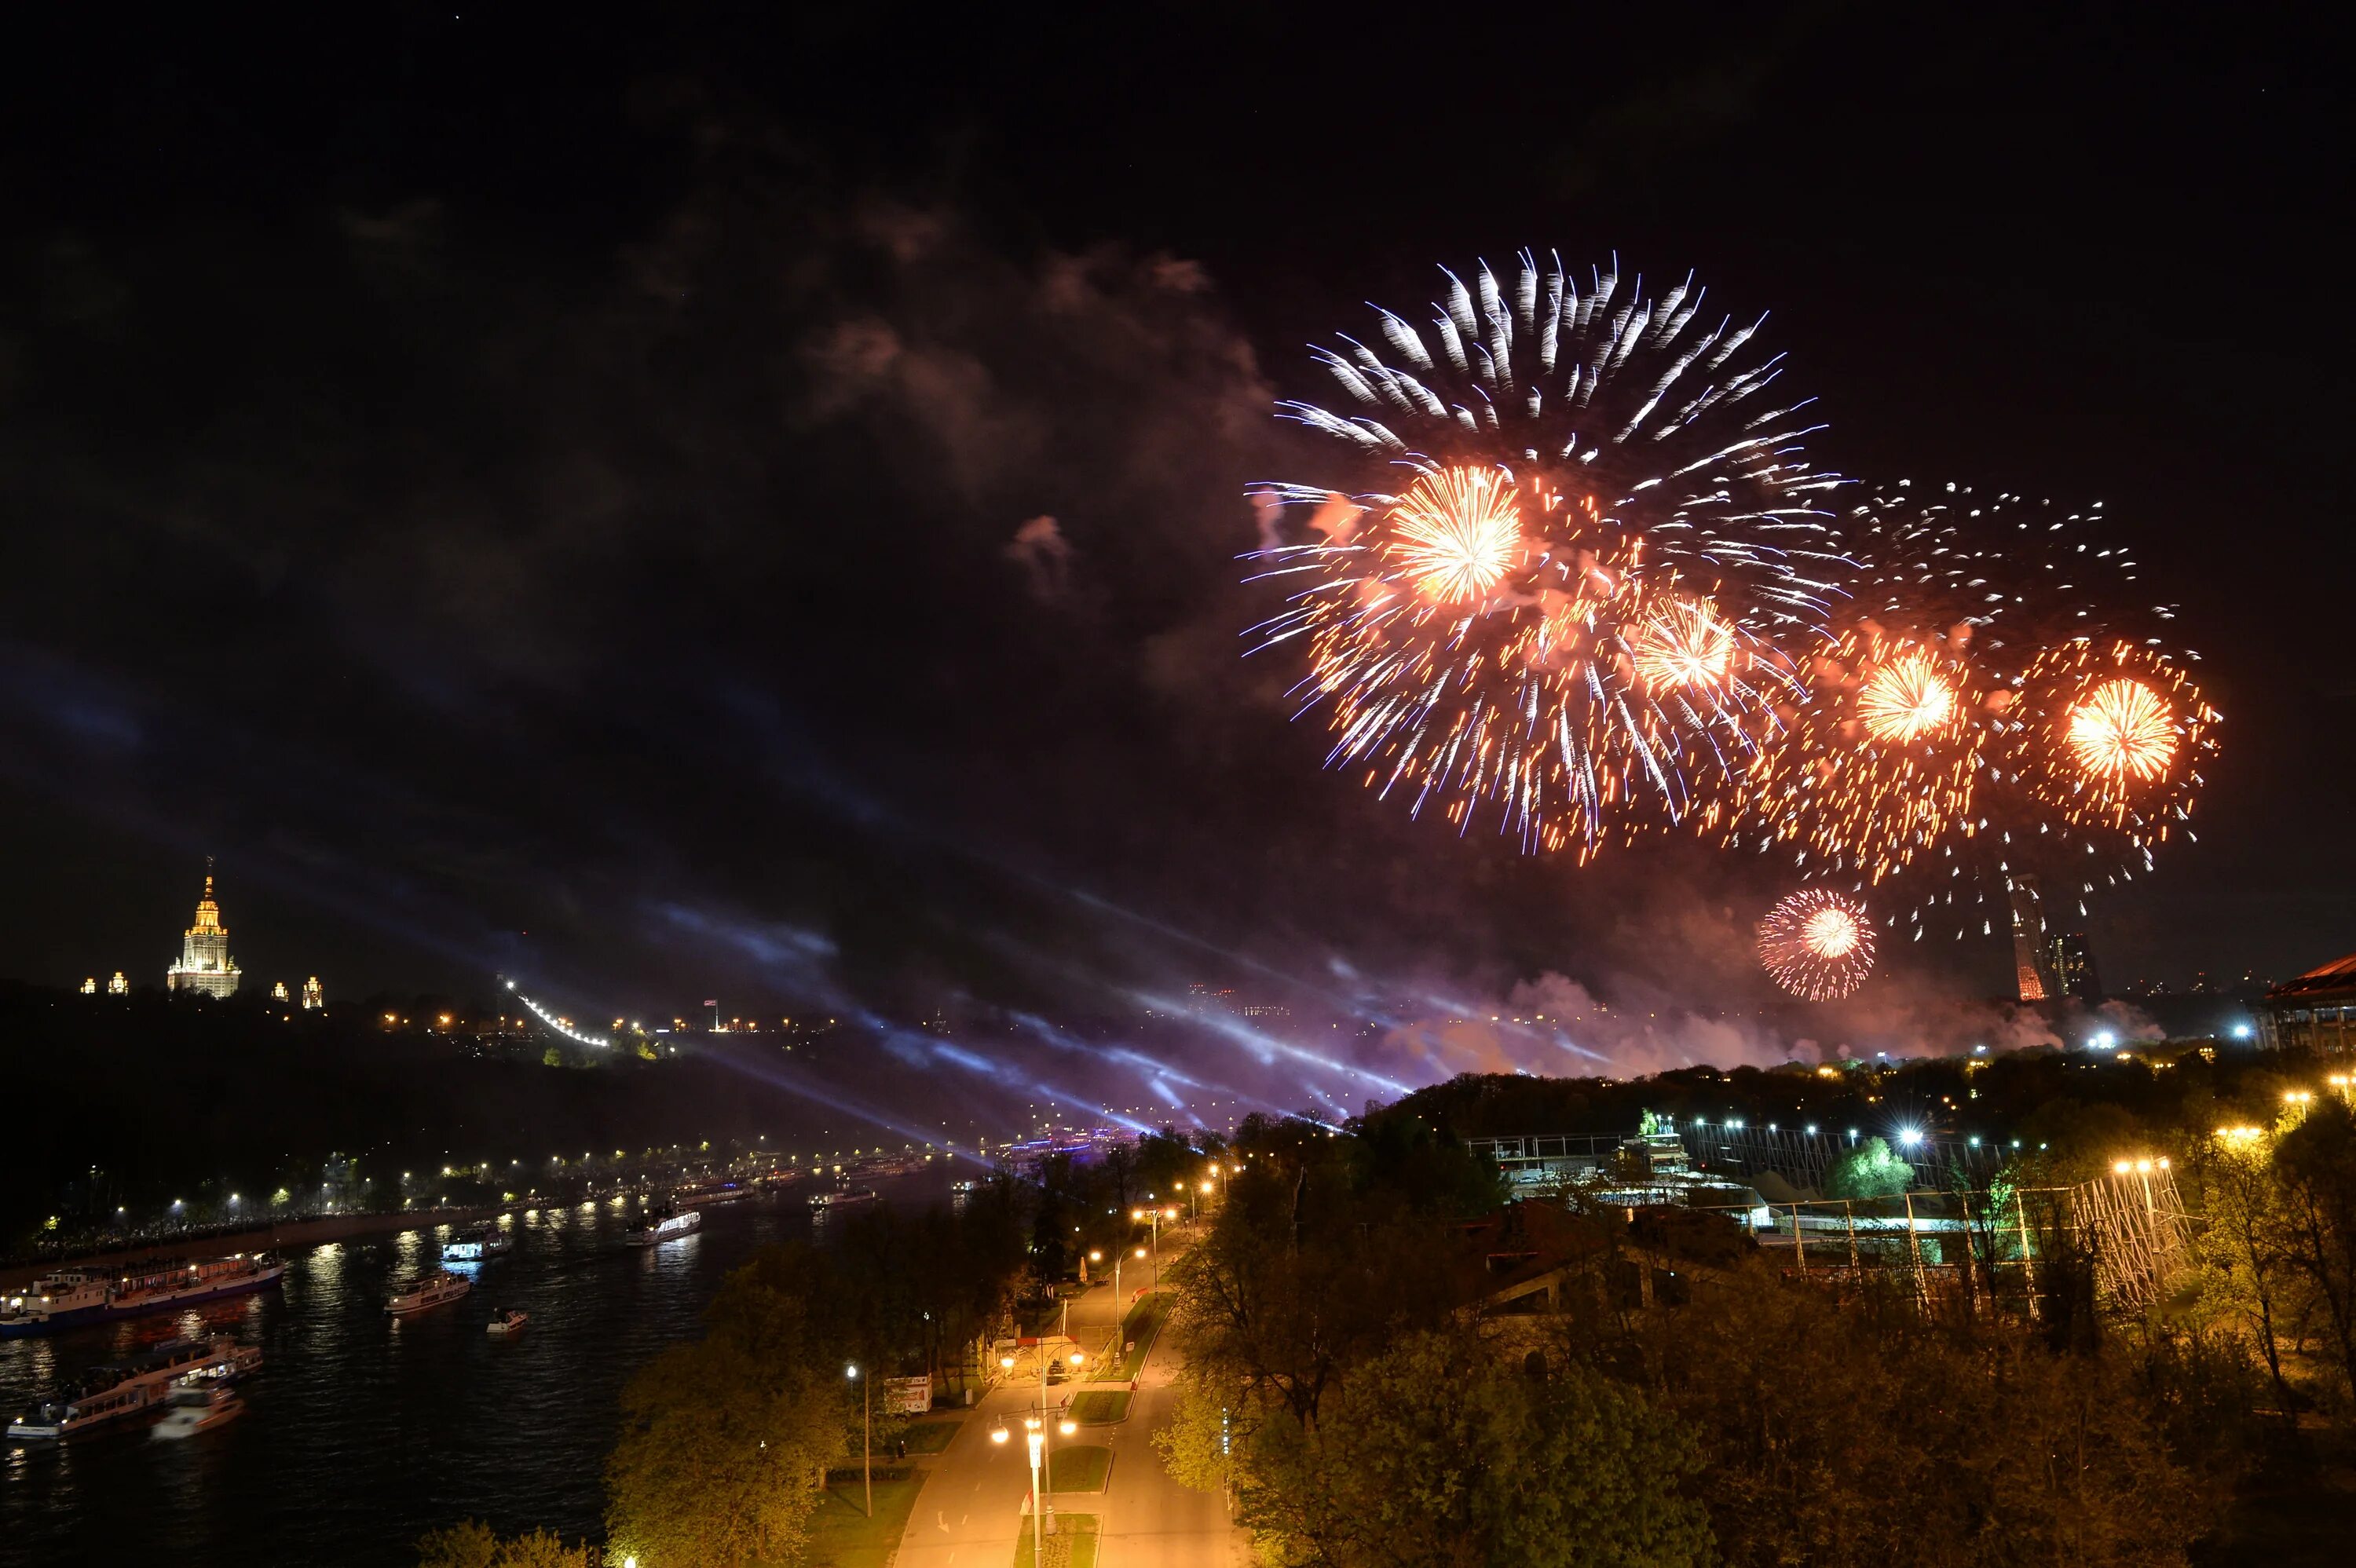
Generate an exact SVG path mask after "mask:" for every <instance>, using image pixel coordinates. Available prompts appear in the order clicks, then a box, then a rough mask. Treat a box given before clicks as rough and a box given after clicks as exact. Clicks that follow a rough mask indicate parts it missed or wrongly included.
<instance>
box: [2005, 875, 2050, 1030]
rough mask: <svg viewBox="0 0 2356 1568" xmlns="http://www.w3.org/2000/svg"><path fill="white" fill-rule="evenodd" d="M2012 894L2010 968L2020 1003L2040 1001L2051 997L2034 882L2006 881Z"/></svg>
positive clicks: (2042, 907)
mask: <svg viewBox="0 0 2356 1568" xmlns="http://www.w3.org/2000/svg"><path fill="white" fill-rule="evenodd" d="M2007 886H2008V889H2009V890H2010V891H2011V894H2012V969H2013V979H2014V983H2015V984H2017V985H2018V986H2019V987H2020V999H2021V1000H2022V1001H2024V1002H2041V1001H2044V1000H2046V999H2047V998H2049V997H2051V996H2052V995H2053V977H2052V976H2051V975H2049V974H2047V973H2046V971H2045V905H2044V901H2042V900H2041V899H2040V898H2039V897H2038V894H2037V879H2036V878H2035V877H2032V876H2028V875H2022V876H2018V877H2013V878H2010V879H2008V881H2007Z"/></svg>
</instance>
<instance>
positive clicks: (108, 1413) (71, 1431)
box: [8, 1368, 156, 1443]
mask: <svg viewBox="0 0 2356 1568" xmlns="http://www.w3.org/2000/svg"><path fill="white" fill-rule="evenodd" d="M100 1370H101V1371H108V1370H110V1369H106V1368H101V1369H100ZM153 1403H156V1392H155V1389H153V1388H152V1387H150V1386H149V1385H148V1384H145V1383H134V1382H113V1383H110V1384H109V1385H108V1386H107V1387H105V1388H103V1389H100V1390H96V1391H94V1392H93V1391H91V1390H88V1389H83V1390H77V1391H74V1392H69V1393H65V1394H62V1395H60V1396H59V1397H58V1398H56V1399H52V1400H44V1401H43V1402H42V1403H39V1404H37V1405H35V1406H34V1407H33V1408H32V1409H31V1410H29V1411H27V1413H24V1414H22V1415H20V1416H18V1417H16V1420H14V1421H12V1422H10V1423H9V1424H8V1435H9V1436H11V1437H16V1438H29V1439H31V1440H33V1441H34V1442H37V1443H55V1442H58V1441H59V1440H60V1439H63V1438H67V1437H73V1436H78V1435H80V1434H82V1433H84V1432H87V1431H89V1430H90V1429H91V1428H92V1427H94V1426H103V1425H106V1424H108V1423H110V1422H115V1421H121V1420H122V1419H123V1417H125V1416H129V1415H136V1414H138V1413H140V1412H141V1411H143V1410H145V1409H146V1408H147V1407H148V1406H149V1405H151V1404H153Z"/></svg>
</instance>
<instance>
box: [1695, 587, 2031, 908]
mask: <svg viewBox="0 0 2356 1568" xmlns="http://www.w3.org/2000/svg"><path fill="white" fill-rule="evenodd" d="M1801 685H1802V687H1803V688H1804V690H1805V693H1806V699H1805V700H1804V702H1802V703H1800V704H1798V705H1797V706H1796V707H1795V708H1794V709H1791V710H1789V711H1787V712H1784V713H1783V714H1782V715H1781V717H1782V718H1783V727H1782V729H1781V731H1780V732H1778V733H1777V734H1775V735H1773V736H1772V737H1770V738H1768V739H1767V740H1765V741H1762V743H1761V745H1760V747H1759V750H1758V752H1757V753H1756V754H1755V755H1754V757H1753V758H1752V761H1751V768H1750V771H1749V773H1748V774H1747V775H1746V777H1745V779H1744V781H1743V801H1742V804H1743V807H1744V813H1745V817H1744V819H1742V820H1738V821H1737V822H1735V823H1734V824H1733V825H1732V827H1733V834H1732V836H1739V835H1740V832H1741V830H1743V829H1744V828H1746V827H1748V828H1750V829H1751V830H1754V831H1757V832H1760V833H1762V834H1763V835H1764V836H1765V837H1768V838H1770V839H1772V840H1777V841H1781V842H1783V843H1788V844H1791V845H1793V846H1794V847H1795V848H1796V849H1797V850H1798V860H1799V863H1800V864H1802V865H1805V864H1807V862H1808V860H1809V858H1810V857H1811V856H1813V857H1815V859H1816V860H1817V861H1818V862H1820V863H1822V864H1823V865H1825V866H1826V867H1828V868H1829V869H1833V870H1837V871H1843V872H1848V873H1853V874H1856V875H1858V876H1861V877H1863V878H1864V879H1865V880H1866V881H1867V882H1869V883H1875V882H1879V881H1880V880H1882V879H1883V878H1885V877H1888V876H1890V874H1891V873H1892V872H1894V871H1897V870H1899V869H1901V868H1903V867H1904V866H1905V865H1906V864H1907V863H1908V862H1909V861H1911V860H1912V859H1914V858H1915V857H1916V856H1918V855H1920V854H1922V852H1923V851H1924V850H1925V849H1926V848H1928V847H1929V846H1930V845H1932V844H1933V842H1935V841H1936V840H1937V839H1938V838H1939V837H1940V836H1941V835H1943V834H1944V833H1945V832H1947V831H1948V830H1949V829H1950V828H1958V827H1959V828H1960V829H1961V830H1962V831H1963V832H1964V833H1965V834H1969V833H1970V832H1972V831H1973V828H1974V824H1973V821H1972V817H1971V811H1972V802H1973V796H1974V792H1975V790H1976V786H1977V783H1978V775H1979V772H1980V765H1981V758H1982V752H1983V750H1984V748H1985V745H1986V742H1987V690H1986V687H1985V684H1984V682H1983V680H1982V678H1981V677H1980V676H1979V674H1978V671H1977V669H1976V667H1975V665H1974V664H1973V662H1972V660H1971V658H1970V656H1969V641H1968V639H1967V638H1965V637H1964V636H1961V635H1955V636H1948V637H1932V636H1923V635H1914V634H1898V633H1891V632H1887V631H1884V630H1883V629H1882V628H1881V627H1879V626H1877V625H1874V624H1865V625H1863V626H1860V627H1858V628H1856V629H1854V630H1852V631H1851V632H1849V633H1848V634H1847V635H1845V636H1844V637H1842V638H1841V639H1840V641H1839V642H1838V643H1837V644H1835V645H1834V646H1833V647H1832V648H1831V649H1830V650H1829V651H1828V652H1826V653H1825V654H1822V655H1820V656H1817V657H1816V658H1815V659H1813V660H1811V661H1810V662H1809V663H1808V665H1807V666H1806V667H1805V668H1804V670H1803V671H1802V672H1801Z"/></svg>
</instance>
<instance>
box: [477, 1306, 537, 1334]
mask: <svg viewBox="0 0 2356 1568" xmlns="http://www.w3.org/2000/svg"><path fill="white" fill-rule="evenodd" d="M530 1321H531V1314H530V1313H528V1312H515V1311H507V1312H502V1311H500V1310H499V1309H498V1307H492V1308H491V1326H490V1328H488V1329H487V1332H488V1333H492V1334H520V1333H522V1332H523V1326H524V1325H525V1324H527V1323H529V1322H530Z"/></svg>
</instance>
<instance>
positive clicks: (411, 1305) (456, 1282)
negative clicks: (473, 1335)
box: [384, 1268, 475, 1317]
mask: <svg viewBox="0 0 2356 1568" xmlns="http://www.w3.org/2000/svg"><path fill="white" fill-rule="evenodd" d="M474 1288H475V1285H474V1282H473V1281H471V1280H469V1279H468V1278H467V1277H466V1275H462V1274H452V1273H451V1272H450V1271H449V1270H448V1269H446V1268H445V1269H440V1270H437V1271H435V1272H434V1273H433V1274H430V1275H426V1276H425V1277H424V1278H423V1279H421V1280H419V1281H417V1282H416V1283H415V1284H413V1285H411V1286H410V1287H409V1288H408V1289H406V1290H397V1291H395V1292H393V1293H392V1295H391V1296H388V1297H387V1298H386V1299H385V1304H384V1309H385V1311H387V1312H388V1313H390V1314H391V1315H392V1316H393V1317H408V1316H409V1315H410V1314H412V1313H413V1312H427V1311H431V1310H432V1309H433V1308H434V1307H441V1306H444V1304H446V1303H449V1302H453V1301H455V1300H457V1299H458V1298H459V1297H460V1296H464V1295H466V1293H467V1292H468V1291H470V1290H472V1289H474Z"/></svg>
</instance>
